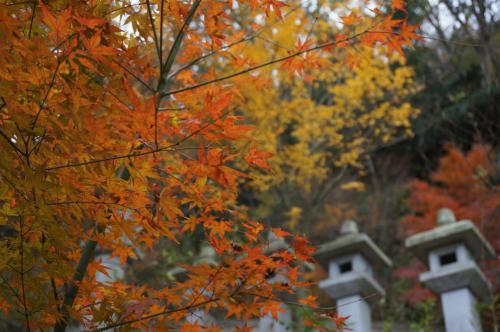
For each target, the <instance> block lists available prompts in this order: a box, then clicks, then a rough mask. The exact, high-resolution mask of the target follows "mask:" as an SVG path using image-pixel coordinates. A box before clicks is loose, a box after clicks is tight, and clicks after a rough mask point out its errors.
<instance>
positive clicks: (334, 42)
mask: <svg viewBox="0 0 500 332" xmlns="http://www.w3.org/2000/svg"><path fill="white" fill-rule="evenodd" d="M368 31H369V30H364V31H362V32H359V33H356V34H354V35H352V36H350V37H346V38H343V39H340V40H336V41H331V42H327V43H324V44H320V45H316V46H314V47H310V48H307V49H304V50H300V51H297V52H294V53H292V54H289V55H287V56H283V57H280V58H277V59H274V60H271V61H268V62H265V63H261V64H259V65H256V66H253V67H250V68H247V69H244V70H241V71H237V72H235V73H232V74H229V75H225V76H221V77H218V78H215V79H213V80H209V81H205V82H201V83H198V84H193V85H190V86H187V87H184V88H180V89H177V90H171V91H167V92H164V93H163V94H162V96H163V97H166V96H172V95H176V94H178V93H181V92H186V91H190V90H195V89H198V88H201V87H203V86H206V85H211V84H214V83H217V82H221V81H225V80H228V79H231V78H234V77H237V76H240V75H244V74H247V73H250V72H252V71H256V70H258V69H261V68H264V67H268V66H271V65H274V64H276V63H280V62H283V61H286V60H289V59H291V58H294V57H296V56H299V55H302V54H306V53H309V52H313V51H317V50H320V49H323V48H327V47H332V46H335V45H337V44H341V43H345V42H348V41H351V40H354V39H356V38H358V37H360V36H362V35H364V34H366V33H367V32H368ZM388 33H389V32H388Z"/></svg>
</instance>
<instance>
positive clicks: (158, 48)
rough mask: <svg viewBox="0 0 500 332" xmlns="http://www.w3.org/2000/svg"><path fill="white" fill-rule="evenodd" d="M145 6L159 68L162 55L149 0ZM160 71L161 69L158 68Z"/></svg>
mask: <svg viewBox="0 0 500 332" xmlns="http://www.w3.org/2000/svg"><path fill="white" fill-rule="evenodd" d="M146 7H147V9H148V17H149V23H150V24H151V29H152V30H153V37H154V42H155V47H156V53H158V60H159V61H160V68H161V67H162V66H163V64H162V63H161V60H162V56H161V48H160V43H159V42H158V35H157V34H156V27H155V20H154V19H153V13H152V11H151V4H150V2H149V0H146ZM160 72H161V69H160Z"/></svg>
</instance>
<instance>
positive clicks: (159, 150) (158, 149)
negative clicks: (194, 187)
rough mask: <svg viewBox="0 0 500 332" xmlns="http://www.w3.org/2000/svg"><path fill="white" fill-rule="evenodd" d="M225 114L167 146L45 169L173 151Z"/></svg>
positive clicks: (52, 169) (50, 168)
mask: <svg viewBox="0 0 500 332" xmlns="http://www.w3.org/2000/svg"><path fill="white" fill-rule="evenodd" d="M227 114H229V111H226V112H224V113H222V114H221V115H220V116H218V117H217V118H215V119H214V120H213V121H211V122H209V123H206V124H205V125H204V126H202V127H201V128H199V129H197V130H195V131H193V132H192V133H191V134H189V135H187V136H184V137H183V138H182V139H180V140H178V141H177V142H175V143H172V144H170V145H167V146H164V147H159V148H157V149H153V150H150V151H144V152H136V153H128V154H124V155H117V156H111V157H107V158H102V159H93V160H88V161H83V162H79V163H74V164H71V163H68V164H66V165H56V166H50V167H47V168H45V171H55V170H58V169H63V168H69V167H79V166H86V165H92V164H97V163H100V162H107V161H112V160H119V159H126V158H135V157H142V156H146V155H150V154H155V153H160V152H166V151H175V150H176V149H174V148H175V147H177V146H179V145H181V144H182V143H184V142H185V141H187V140H189V139H190V138H191V137H193V136H196V135H198V134H200V133H201V132H202V131H203V130H205V129H207V128H208V127H210V126H212V125H214V124H215V122H217V121H218V120H220V119H221V118H223V117H224V116H226V115H227ZM189 149H192V148H189Z"/></svg>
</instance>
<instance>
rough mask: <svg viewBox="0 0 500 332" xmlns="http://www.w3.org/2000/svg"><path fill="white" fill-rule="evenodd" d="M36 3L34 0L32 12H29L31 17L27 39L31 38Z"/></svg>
mask: <svg viewBox="0 0 500 332" xmlns="http://www.w3.org/2000/svg"><path fill="white" fill-rule="evenodd" d="M36 5H37V0H34V1H33V13H31V19H30V30H29V32H28V39H31V31H33V21H34V20H35V12H36Z"/></svg>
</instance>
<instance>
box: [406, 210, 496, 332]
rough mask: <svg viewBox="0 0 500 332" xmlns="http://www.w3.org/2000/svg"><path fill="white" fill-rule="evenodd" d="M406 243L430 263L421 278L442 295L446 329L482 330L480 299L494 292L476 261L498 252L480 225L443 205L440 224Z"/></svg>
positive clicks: (423, 259) (425, 261) (458, 331)
mask: <svg viewBox="0 0 500 332" xmlns="http://www.w3.org/2000/svg"><path fill="white" fill-rule="evenodd" d="M406 247H407V248H408V249H410V250H411V251H412V252H413V253H414V254H415V256H417V258H419V259H420V260H421V261H422V262H424V263H425V264H426V265H427V266H428V267H429V271H427V272H424V273H422V274H420V281H421V282H422V283H423V284H424V285H425V286H426V287H427V288H429V289H430V290H432V291H433V292H435V293H437V294H439V295H440V297H441V305H442V309H443V315H444V321H445V326H446V331H448V332H477V331H481V322H480V319H479V314H478V312H477V310H476V303H477V302H478V301H482V300H486V299H487V298H488V297H489V296H490V284H489V282H488V281H487V279H486V278H485V276H484V274H483V273H482V272H481V270H480V269H479V267H478V266H477V264H476V261H478V260H481V259H488V258H493V257H494V255H495V252H494V250H493V248H492V247H491V245H490V244H489V243H488V242H487V241H486V239H485V238H484V237H483V236H482V235H481V233H480V232H479V231H478V229H477V228H476V226H474V224H473V223H472V222H471V221H470V220H462V221H459V222H457V221H456V219H455V215H454V214H453V212H452V211H451V210H450V209H441V210H439V212H438V217H437V227H436V228H434V229H432V230H429V231H426V232H422V233H418V234H415V235H413V236H411V237H409V238H408V239H406Z"/></svg>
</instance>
